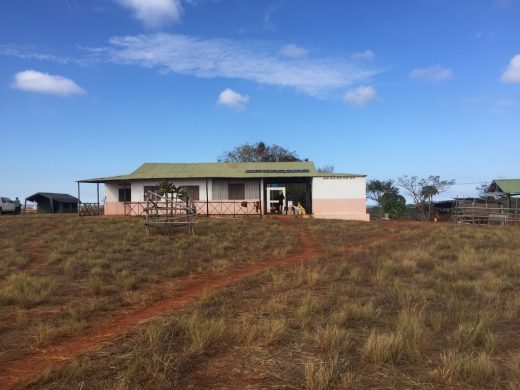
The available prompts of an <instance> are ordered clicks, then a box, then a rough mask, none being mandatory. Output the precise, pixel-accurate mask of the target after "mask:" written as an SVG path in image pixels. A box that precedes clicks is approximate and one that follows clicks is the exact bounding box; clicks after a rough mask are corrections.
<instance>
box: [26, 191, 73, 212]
mask: <svg viewBox="0 0 520 390" xmlns="http://www.w3.org/2000/svg"><path fill="white" fill-rule="evenodd" d="M27 202H36V203H37V205H38V208H37V210H38V213H45V214H50V213H77V212H78V198H76V197H74V196H72V195H69V194H57V193H53V192H37V193H36V194H34V195H31V196H29V197H27V198H25V205H26V206H27Z"/></svg>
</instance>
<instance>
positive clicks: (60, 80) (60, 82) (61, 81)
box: [12, 70, 86, 96]
mask: <svg viewBox="0 0 520 390" xmlns="http://www.w3.org/2000/svg"><path fill="white" fill-rule="evenodd" d="M12 87H13V88H16V89H20V90H22V91H29V92H38V93H46V94H50V95H58V96H69V95H83V94H84V93H86V92H85V90H84V89H83V88H81V87H80V86H79V85H78V84H76V83H75V82H74V81H73V80H71V79H68V78H66V77H63V76H59V75H51V74H48V73H43V72H38V71H35V70H25V71H23V72H18V73H16V74H15V76H14V82H13V85H12Z"/></svg>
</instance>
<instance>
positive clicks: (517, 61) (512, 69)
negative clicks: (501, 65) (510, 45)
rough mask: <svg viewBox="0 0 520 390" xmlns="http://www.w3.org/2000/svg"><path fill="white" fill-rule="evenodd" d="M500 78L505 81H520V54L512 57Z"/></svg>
mask: <svg viewBox="0 0 520 390" xmlns="http://www.w3.org/2000/svg"><path fill="white" fill-rule="evenodd" d="M500 80H502V81H503V82H504V83H511V84H512V83H520V54H517V55H516V56H514V57H513V58H511V61H509V65H508V66H507V69H506V70H505V71H504V73H502V77H501V78H500Z"/></svg>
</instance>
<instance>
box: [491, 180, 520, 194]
mask: <svg viewBox="0 0 520 390" xmlns="http://www.w3.org/2000/svg"><path fill="white" fill-rule="evenodd" d="M493 182H494V183H496V185H497V186H498V187H499V188H500V189H501V190H502V192H504V193H506V194H520V179H503V180H493Z"/></svg>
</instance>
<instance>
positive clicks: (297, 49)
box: [279, 43, 309, 58]
mask: <svg viewBox="0 0 520 390" xmlns="http://www.w3.org/2000/svg"><path fill="white" fill-rule="evenodd" d="M279 53H280V54H281V55H282V56H284V57H289V58H302V57H307V54H309V50H307V49H305V48H304V47H301V46H297V45H294V44H292V43H291V44H289V45H285V46H283V47H282V48H281V49H280V50H279Z"/></svg>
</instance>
